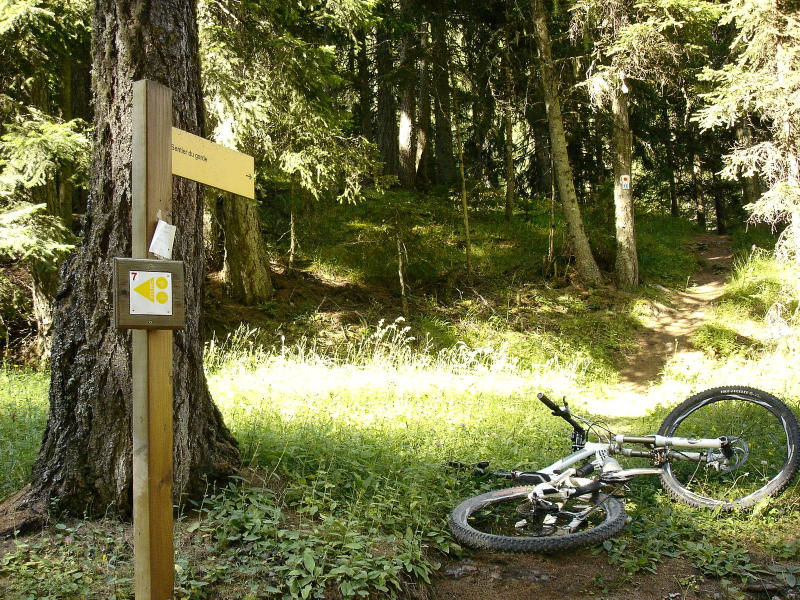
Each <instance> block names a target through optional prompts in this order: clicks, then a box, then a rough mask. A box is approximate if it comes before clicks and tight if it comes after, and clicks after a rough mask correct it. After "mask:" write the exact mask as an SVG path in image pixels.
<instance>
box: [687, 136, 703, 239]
mask: <svg viewBox="0 0 800 600" xmlns="http://www.w3.org/2000/svg"><path fill="white" fill-rule="evenodd" d="M689 164H690V165H691V169H692V194H693V195H694V202H695V207H696V212H697V225H698V226H699V227H700V229H702V230H703V231H705V230H706V202H705V198H704V197H703V188H702V186H701V185H700V177H701V175H702V172H703V167H702V164H701V163H700V157H699V156H697V153H696V152H695V151H694V148H693V147H692V146H691V144H690V146H689Z"/></svg>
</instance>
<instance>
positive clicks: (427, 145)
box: [417, 23, 432, 184]
mask: <svg viewBox="0 0 800 600" xmlns="http://www.w3.org/2000/svg"><path fill="white" fill-rule="evenodd" d="M420 45H421V47H422V56H421V59H420V62H419V102H418V109H417V118H418V123H419V125H418V127H417V182H418V183H422V184H427V183H430V180H431V173H430V171H431V162H432V160H431V154H432V153H431V130H432V127H431V85H430V84H431V74H430V67H429V65H430V60H429V57H428V52H427V51H428V47H429V46H428V31H427V23H425V24H424V26H423V31H422V36H421V38H420Z"/></svg>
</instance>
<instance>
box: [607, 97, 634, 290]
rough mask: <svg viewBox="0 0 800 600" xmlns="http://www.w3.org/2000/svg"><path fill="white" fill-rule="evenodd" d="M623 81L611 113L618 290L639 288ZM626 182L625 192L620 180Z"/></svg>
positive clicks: (629, 144) (630, 137)
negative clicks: (620, 288) (620, 287)
mask: <svg viewBox="0 0 800 600" xmlns="http://www.w3.org/2000/svg"><path fill="white" fill-rule="evenodd" d="M624 85H625V82H624V81H619V82H617V84H616V85H615V86H614V96H613V98H612V101H611V112H612V113H613V119H614V214H615V216H616V219H615V223H616V230H617V260H616V264H615V268H616V272H617V280H618V282H619V284H620V285H621V286H622V287H626V288H631V287H635V286H636V285H638V284H639V260H638V257H637V255H636V234H635V228H634V211H633V184H632V182H631V154H632V146H633V135H632V134H631V126H630V121H629V115H628V92H627V90H626V89H624V88H623V86H624ZM623 175H625V176H627V178H628V184H627V189H625V187H624V186H623V184H622V176H623Z"/></svg>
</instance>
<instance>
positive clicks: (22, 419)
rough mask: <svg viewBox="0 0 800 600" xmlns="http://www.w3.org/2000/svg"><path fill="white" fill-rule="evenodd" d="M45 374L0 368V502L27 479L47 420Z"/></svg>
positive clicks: (15, 368) (16, 368)
mask: <svg viewBox="0 0 800 600" xmlns="http://www.w3.org/2000/svg"><path fill="white" fill-rule="evenodd" d="M48 384H49V378H48V376H47V374H46V373H43V372H37V371H31V370H28V369H22V368H18V367H11V366H5V367H3V368H0V501H2V500H4V499H5V498H7V497H8V496H10V495H11V494H13V493H14V492H15V491H17V490H19V489H20V488H21V487H22V486H23V484H24V483H25V482H27V481H28V479H29V477H30V472H31V467H32V466H33V460H34V458H35V457H36V453H37V452H38V451H39V446H40V445H41V442H42V431H43V430H44V425H45V422H46V419H47V387H48Z"/></svg>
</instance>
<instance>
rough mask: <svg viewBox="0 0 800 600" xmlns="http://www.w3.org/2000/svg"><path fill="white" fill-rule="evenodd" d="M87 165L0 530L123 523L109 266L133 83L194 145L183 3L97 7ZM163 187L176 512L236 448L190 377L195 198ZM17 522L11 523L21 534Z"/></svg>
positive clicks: (113, 2) (193, 37)
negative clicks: (27, 478) (42, 377)
mask: <svg viewBox="0 0 800 600" xmlns="http://www.w3.org/2000/svg"><path fill="white" fill-rule="evenodd" d="M92 52H93V59H94V68H93V73H94V80H93V96H94V107H95V120H94V132H95V152H94V156H93V167H92V169H91V174H92V179H91V195H90V200H89V207H88V210H87V224H86V228H85V235H84V239H83V243H82V245H81V247H80V248H79V250H78V252H77V253H76V254H74V255H73V256H72V257H70V258H69V259H68V261H67V262H66V264H65V266H64V267H63V270H62V283H61V286H60V289H59V292H58V296H57V303H56V311H55V315H54V325H53V331H54V332H53V346H52V354H51V368H52V378H51V386H50V412H49V416H48V422H47V427H46V429H45V433H44V438H43V441H42V447H41V450H40V452H39V457H38V459H37V460H36V464H35V465H34V467H33V473H32V478H31V484H30V486H28V488H27V489H26V490H25V491H24V492H23V493H22V494H20V495H19V496H18V497H17V498H16V499H15V501H14V506H13V507H6V509H7V510H9V509H10V511H14V509H16V510H17V511H22V512H12V513H11V516H10V517H8V512H7V513H6V520H5V522H6V523H8V522H9V520H8V519H9V518H10V519H11V520H16V521H17V523H16V525H17V526H19V525H22V526H23V527H24V525H26V524H27V525H30V524H33V523H36V522H37V521H39V520H41V518H43V516H44V515H45V514H46V512H47V511H48V510H50V509H52V508H54V507H55V508H56V509H57V510H59V511H62V510H65V511H68V512H70V513H72V514H75V515H83V514H89V515H102V514H105V513H106V512H109V511H110V512H111V513H117V514H122V515H128V514H130V511H131V504H132V441H131V409H132V404H131V334H130V332H128V331H122V330H118V329H115V328H114V327H113V317H112V303H111V298H112V261H111V258H112V257H115V256H130V253H131V222H130V217H131V163H130V160H131V104H132V90H133V87H132V84H133V81H134V80H138V79H141V78H148V79H151V80H155V81H158V82H161V83H163V84H165V85H168V86H169V87H171V88H172V90H173V102H174V113H173V115H174V116H173V124H174V125H175V126H176V127H179V128H182V129H186V130H189V131H192V132H195V133H202V128H203V120H202V115H203V109H202V97H201V88H200V69H199V61H198V55H197V20H196V8H195V5H194V3H193V2H192V1H191V0H175V1H173V2H169V3H159V2H155V3H146V4H141V3H138V2H134V1H132V0H98V2H97V5H96V11H95V20H94V38H93V50H92ZM199 187H200V186H199V185H198V184H196V183H194V182H190V181H188V180H183V179H181V180H178V179H176V180H175V182H174V183H173V223H174V224H175V225H176V226H177V235H176V240H175V246H174V251H173V255H174V257H175V258H176V259H177V260H183V261H184V263H185V285H186V289H185V294H186V327H185V329H184V330H182V331H178V332H176V333H175V336H174V339H175V347H174V353H173V373H174V387H173V389H174V405H173V413H174V446H173V451H174V478H175V485H174V486H173V490H174V494H175V496H174V497H175V500H176V501H178V500H183V499H185V498H186V497H187V496H197V495H200V494H202V493H203V492H204V491H205V490H206V488H207V486H208V484H209V482H213V481H215V480H218V479H221V478H225V477H227V476H228V475H230V474H232V473H233V472H234V471H235V469H236V467H237V466H238V463H239V451H238V449H237V445H236V441H235V440H234V438H233V437H232V436H231V434H230V432H229V431H228V429H227V428H226V427H225V425H224V423H223V421H222V416H221V414H220V412H219V410H217V408H216V407H215V405H214V403H213V401H212V400H211V397H210V394H209V392H208V387H207V385H206V379H205V375H204V373H203V364H202V354H203V340H202V335H201V305H202V288H203V275H204V272H203V251H202V222H203V203H202V195H200V194H199V193H198V189H199ZM20 521H22V523H20Z"/></svg>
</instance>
